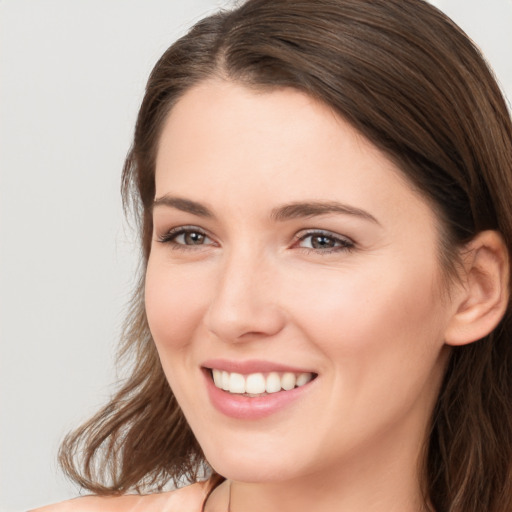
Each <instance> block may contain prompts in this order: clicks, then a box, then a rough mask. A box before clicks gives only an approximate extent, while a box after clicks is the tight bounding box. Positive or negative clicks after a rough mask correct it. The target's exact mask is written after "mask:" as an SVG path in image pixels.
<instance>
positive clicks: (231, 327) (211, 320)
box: [206, 247, 284, 341]
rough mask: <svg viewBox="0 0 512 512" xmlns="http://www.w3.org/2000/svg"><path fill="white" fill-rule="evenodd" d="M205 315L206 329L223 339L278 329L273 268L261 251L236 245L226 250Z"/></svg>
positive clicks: (268, 333) (279, 317) (280, 316)
mask: <svg viewBox="0 0 512 512" xmlns="http://www.w3.org/2000/svg"><path fill="white" fill-rule="evenodd" d="M218 269H219V273H218V275H217V276H216V277H217V281H216V287H215V290H214V294H213V297H212V298H211V302H210V305H209V308H208V312H207V314H206V324H207V327H208V329H209V330H210V331H212V332H213V333H214V334H215V335H216V336H218V337H219V338H221V339H224V340H225V341H237V340H241V339H242V338H244V339H247V337H248V336H247V335H249V334H251V335H260V336H271V335H273V334H276V333H277V332H279V331H280V330H281V329H282V327H283V323H284V316H283V313H282V311H281V310H280V308H279V305H278V304H277V301H276V297H277V294H276V292H275V287H276V285H277V279H276V277H277V276H276V268H275V265H274V264H273V262H272V261H271V259H270V258H268V257H266V256H265V254H264V251H255V250H254V248H252V250H251V247H239V248H237V249H233V250H231V251H229V253H226V254H225V256H224V258H223V261H222V264H221V265H219V267H218Z"/></svg>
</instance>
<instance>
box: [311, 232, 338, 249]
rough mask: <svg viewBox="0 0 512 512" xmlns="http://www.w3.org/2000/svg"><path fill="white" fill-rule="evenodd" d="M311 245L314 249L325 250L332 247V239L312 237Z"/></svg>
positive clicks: (320, 236)
mask: <svg viewBox="0 0 512 512" xmlns="http://www.w3.org/2000/svg"><path fill="white" fill-rule="evenodd" d="M311 242H312V243H311V245H312V246H313V247H314V248H315V249H325V248H328V247H334V244H335V242H334V240H333V239H332V238H329V237H328V236H322V235H319V236H314V237H313V239H312V241H311Z"/></svg>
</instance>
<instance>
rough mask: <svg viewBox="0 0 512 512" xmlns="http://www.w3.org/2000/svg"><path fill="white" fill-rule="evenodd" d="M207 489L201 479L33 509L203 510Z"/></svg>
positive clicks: (57, 511)
mask: <svg viewBox="0 0 512 512" xmlns="http://www.w3.org/2000/svg"><path fill="white" fill-rule="evenodd" d="M207 490H208V485H207V482H200V483H197V484H192V485H188V486H186V487H182V488H181V489H177V490H176V491H170V492H164V493H159V494H148V495H144V496H139V495H135V494H129V495H124V496H115V497H110V496H108V497H104V496H84V497H81V498H75V499H72V500H68V501H63V502H61V503H57V504H55V505H48V506H46V507H42V508H37V509H34V510H31V511H29V512H200V511H201V507H202V505H203V501H204V499H205V498H206V495H207Z"/></svg>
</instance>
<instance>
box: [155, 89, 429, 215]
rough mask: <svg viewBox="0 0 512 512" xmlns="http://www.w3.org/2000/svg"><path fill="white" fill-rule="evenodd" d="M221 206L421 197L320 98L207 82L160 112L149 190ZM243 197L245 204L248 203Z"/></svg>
mask: <svg viewBox="0 0 512 512" xmlns="http://www.w3.org/2000/svg"><path fill="white" fill-rule="evenodd" d="M171 192H172V194H173V195H185V196H189V195H193V196H194V197H193V199H194V200H198V201H204V202H208V203H211V202H215V200H216V199H217V198H218V199H219V201H222V203H223V206H226V205H229V204H231V203H239V204H240V205H242V206H243V205H247V204H249V203H250V204H260V205H261V206H262V207H268V208H272V206H273V204H275V203H278V202H290V201H300V200H304V199H311V200H333V201H345V202H350V203H352V204H353V205H354V206H356V207H357V206H363V205H366V206H368V205H370V204H372V203H373V205H372V206H373V207H375V208H376V209H377V211H378V209H379V207H380V206H382V205H386V208H387V209H388V210H389V209H396V208H397V207H398V204H401V205H402V206H403V204H404V202H406V203H410V202H412V203H418V206H421V207H422V208H423V209H425V207H426V206H427V205H426V201H424V200H423V198H422V197H421V196H420V195H419V194H417V193H416V192H415V191H414V190H413V188H412V186H410V185H409V184H408V182H407V179H406V178H405V177H404V175H403V173H402V172H401V171H400V170H399V169H398V168H397V167H396V165H394V164H393V162H392V161H391V160H390V159H389V158H388V157H387V156H386V155H385V154H384V153H382V152H381V151H380V150H379V149H378V148H376V147H375V146H374V145H373V144H371V143H370V142H369V141H368V140H367V139H366V138H365V137H363V136H362V135H361V134H360V133H359V132H357V131H356V130H355V129H354V128H353V127H352V126H351V125H349V124H348V123H347V122H346V121H344V120H343V119H342V118H341V117H340V116H338V115H336V114H335V113H334V112H333V110H332V109H331V108H329V107H328V106H327V105H325V104H323V103H321V102H319V101H316V100H315V99H313V98H311V97H310V96H308V95H306V94H304V93H302V92H300V91H297V90H294V89H290V88H283V89H275V90H271V91H255V90H253V89H249V88H246V87H244V86H242V85H239V84H235V83H232V82H227V81H221V80H211V81H207V82H203V83H201V84H200V85H198V86H196V87H194V88H192V89H190V90H189V91H188V92H187V93H186V94H185V95H184V96H183V97H182V98H181V99H180V100H179V101H178V102H177V104H176V105H175V106H174V108H173V109H172V111H171V113H170V115H169V116H168V118H167V120H166V123H165V125H164V129H163V131H162V135H161V139H160V141H159V149H158V153H157V162H156V196H157V197H158V196H161V195H164V194H169V193H171ZM248 202H249V203H248Z"/></svg>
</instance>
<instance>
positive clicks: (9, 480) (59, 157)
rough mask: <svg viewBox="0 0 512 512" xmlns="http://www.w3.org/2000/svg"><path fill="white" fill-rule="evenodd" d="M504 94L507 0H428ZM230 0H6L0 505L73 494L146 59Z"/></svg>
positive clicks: (112, 282)
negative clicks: (72, 434)
mask: <svg viewBox="0 0 512 512" xmlns="http://www.w3.org/2000/svg"><path fill="white" fill-rule="evenodd" d="M434 3H435V4H436V5H438V6H439V7H441V8H442V9H443V10H444V11H445V12H446V13H447V14H449V15H450V16H452V18H453V19H454V20H455V21H456V22H458V23H459V24H460V25H461V26H462V27H463V28H464V29H465V30H466V31H467V32H468V33H469V34H470V36H471V37H472V38H473V39H474V40H475V41H476V42H477V44H479V45H480V46H481V48H482V49H483V51H484V53H485V54H486V55H487V57H488V60H489V61H490V62H491V64H492V66H493V67H494V69H495V71H496V74H497V76H498V78H499V80H500V82H501V84H502V87H503V89H504V90H505V91H506V93H507V95H508V97H509V98H512V64H511V62H512V59H510V54H511V53H512V52H511V50H512V0H471V1H470V0H437V1H435V2H434ZM221 5H229V0H224V1H214V0H188V1H185V0H3V1H1V0H0V144H1V146H0V265H1V266H0V315H1V316H0V336H1V344H0V511H2V512H11V511H17V510H24V509H27V508H30V507H33V506H36V505H43V504H45V503H50V502H54V501H58V500H62V499H65V498H70V497H72V496H75V495H76V494H77V492H78V490H77V489H76V488H75V487H74V486H73V485H71V484H70V483H68V482H66V481H65V479H64V478H63V477H62V476H61V475H60V473H59V470H58V468H57V465H56V462H55V456H56V452H57V447H58V444H59V440H60V439H61V438H62V436H63V435H64V433H65V432H66V431H68V430H69V429H70V428H71V427H72V426H76V425H77V423H78V422H80V421H81V420H83V419H85V418H86V417H88V416H89V415H90V414H91V413H92V412H94V411H95V409H96V408H97V407H98V406H99V405H100V404H102V403H103V402H104V401H105V400H106V398H107V397H108V395H109V393H110V391H111V390H112V385H113V383H114V382H115V371H114V367H113V355H114V351H115V342H116V340H117V337H118V334H119V330H120V325H121V323H122V319H123V315H124V310H125V304H126V301H127V299H128V297H129V292H130V289H131V286H132V284H133V274H134V269H135V266H136V261H137V254H138V252H137V251H138V249H137V247H136V246H135V245H134V243H133V239H134V238H135V237H134V234H133V232H132V231H131V230H130V228H129V227H128V226H127V225H126V223H125V222H124V220H123V216H122V210H121V203H120V198H119V191H118V190H119V177H120V170H121V167H122V163H123V159H124V156H125V154H126V151H127V149H128V147H129V145H130V138H131V135H132V130H133V124H134V120H135V116H136V112H137V108H138V106H139V103H140V101H141V99H142V94H143V89H144V84H145V81H146V79H147V76H148V73H149V71H150V70H151V68H152V66H153V65H154V63H155V62H156V60H157V58H158V57H159V56H160V55H161V53H162V52H163V51H164V50H165V49H166V48H167V47H168V46H169V44H170V43H171V42H172V41H173V40H174V39H176V38H177V37H178V36H179V35H181V34H183V33H184V32H185V30H186V29H187V28H188V27H189V26H190V25H191V24H192V23H193V22H195V21H197V20H198V19H200V18H201V17H202V16H203V15H205V14H206V13H208V12H211V11H212V10H215V9H216V8H217V7H219V6H221Z"/></svg>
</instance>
